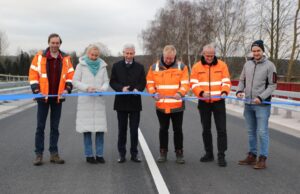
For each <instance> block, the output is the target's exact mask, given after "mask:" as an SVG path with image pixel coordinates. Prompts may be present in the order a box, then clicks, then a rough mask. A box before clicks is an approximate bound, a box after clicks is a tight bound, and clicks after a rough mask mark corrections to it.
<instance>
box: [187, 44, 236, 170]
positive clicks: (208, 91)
mask: <svg viewBox="0 0 300 194" xmlns="http://www.w3.org/2000/svg"><path fill="white" fill-rule="evenodd" d="M190 82H191V88H192V90H193V92H194V94H195V96H197V97H199V98H200V99H199V101H198V109H199V113H200V118H201V124H202V128H203V132H202V137H203V142H204V147H205V152H206V153H205V155H204V156H203V157H201V159H200V161H201V162H209V161H213V160H214V155H213V145H212V134H211V116H212V113H213V115H214V120H215V125H216V128H217V135H218V138H217V145H218V164H219V166H223V167H224V166H226V165H227V163H226V160H225V151H226V150H227V133H226V108H225V100H224V98H222V97H224V96H226V95H228V94H229V92H230V87H231V82H230V76H229V72H228V68H227V65H226V64H225V63H224V62H223V61H221V60H219V59H217V57H216V56H215V48H214V46H212V45H206V46H204V48H203V51H202V56H201V61H199V62H198V63H196V64H194V65H193V68H192V73H191V80H190Z"/></svg>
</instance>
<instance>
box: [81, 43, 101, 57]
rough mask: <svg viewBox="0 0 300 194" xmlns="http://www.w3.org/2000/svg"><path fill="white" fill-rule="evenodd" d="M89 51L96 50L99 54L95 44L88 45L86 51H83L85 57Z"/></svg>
mask: <svg viewBox="0 0 300 194" xmlns="http://www.w3.org/2000/svg"><path fill="white" fill-rule="evenodd" d="M91 50H97V51H98V52H99V54H100V48H99V47H98V46H97V45H95V44H90V45H89V46H88V47H87V48H86V49H85V52H84V53H85V54H86V55H87V54H88V53H89V52H90V51H91Z"/></svg>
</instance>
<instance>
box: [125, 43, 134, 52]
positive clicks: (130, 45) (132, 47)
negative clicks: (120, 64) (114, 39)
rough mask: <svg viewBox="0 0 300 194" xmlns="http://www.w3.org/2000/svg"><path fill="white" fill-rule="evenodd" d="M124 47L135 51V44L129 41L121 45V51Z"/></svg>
mask: <svg viewBox="0 0 300 194" xmlns="http://www.w3.org/2000/svg"><path fill="white" fill-rule="evenodd" d="M126 49H133V50H134V51H135V46H134V44H131V43H127V44H125V45H124V46H123V52H124V51H125V50H126Z"/></svg>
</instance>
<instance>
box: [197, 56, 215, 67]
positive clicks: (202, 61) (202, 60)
mask: <svg viewBox="0 0 300 194" xmlns="http://www.w3.org/2000/svg"><path fill="white" fill-rule="evenodd" d="M201 64H202V65H208V66H213V65H217V64H218V58H217V57H216V56H214V59H213V61H212V63H211V64H208V63H207V61H206V60H205V58H204V56H203V55H202V56H201Z"/></svg>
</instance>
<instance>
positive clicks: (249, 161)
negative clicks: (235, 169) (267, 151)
mask: <svg viewBox="0 0 300 194" xmlns="http://www.w3.org/2000/svg"><path fill="white" fill-rule="evenodd" d="M255 164H256V155H255V154H252V153H251V152H249V153H248V156H247V157H246V158H245V159H244V160H240V161H239V165H255Z"/></svg>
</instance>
